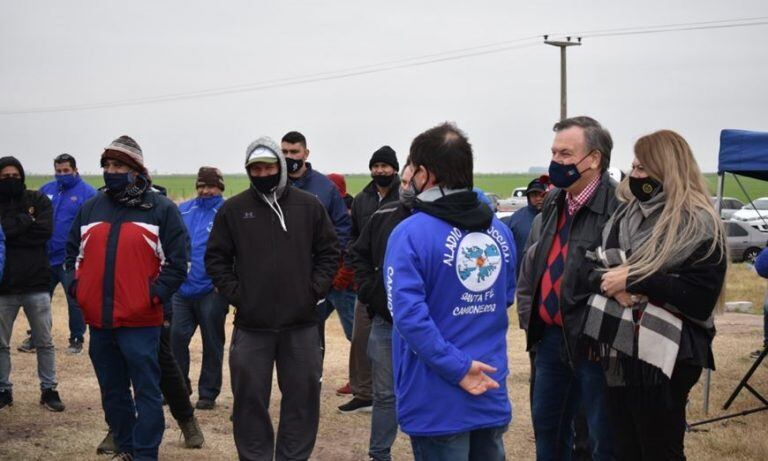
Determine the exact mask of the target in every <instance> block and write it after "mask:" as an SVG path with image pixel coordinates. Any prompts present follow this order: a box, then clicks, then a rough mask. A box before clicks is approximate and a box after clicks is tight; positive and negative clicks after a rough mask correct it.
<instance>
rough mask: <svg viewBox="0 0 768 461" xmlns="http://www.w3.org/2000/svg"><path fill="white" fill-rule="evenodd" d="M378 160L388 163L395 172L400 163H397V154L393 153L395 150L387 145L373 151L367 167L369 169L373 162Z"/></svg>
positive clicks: (398, 168)
mask: <svg viewBox="0 0 768 461" xmlns="http://www.w3.org/2000/svg"><path fill="white" fill-rule="evenodd" d="M379 162H381V163H386V164H387V165H390V166H391V167H392V168H394V169H395V172H397V171H400V164H399V163H397V154H395V150H394V149H392V148H391V147H389V146H382V147H381V148H379V150H377V151H376V152H374V153H373V155H372V156H371V161H370V162H368V169H369V170H370V169H371V168H373V164H374V163H379Z"/></svg>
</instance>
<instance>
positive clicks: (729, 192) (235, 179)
mask: <svg viewBox="0 0 768 461" xmlns="http://www.w3.org/2000/svg"><path fill="white" fill-rule="evenodd" d="M535 176H536V175H531V174H510V173H506V174H487V173H481V174H477V175H475V185H476V186H477V187H479V188H481V189H483V190H484V191H486V192H493V193H496V194H499V195H500V196H501V197H509V195H510V194H511V193H512V190H513V189H514V188H516V187H522V186H525V185H527V184H528V182H529V181H530V180H531V179H533V178H534V177H535ZM706 177H707V180H708V181H709V183H710V189H711V191H712V193H713V194H714V191H715V185H716V182H717V176H716V175H715V174H707V175H706ZM83 178H84V179H85V180H86V181H87V182H89V183H90V184H92V185H93V186H95V187H101V186H102V185H104V182H103V180H102V178H101V176H83ZM51 179H52V178H51V177H50V176H39V175H36V176H28V177H27V186H28V187H29V188H31V189H37V188H38V187H40V186H41V185H42V184H44V183H45V182H47V181H50V180H51ZM739 180H740V181H741V183H742V185H743V186H744V188H745V189H746V191H747V193H748V194H749V195H750V196H751V197H752V199H755V198H758V197H765V196H768V182H765V181H759V180H757V179H751V178H745V177H740V178H739ZM153 181H154V182H155V183H156V184H159V185H161V186H164V187H165V188H167V189H168V195H169V196H170V197H171V198H173V199H174V200H182V199H187V198H191V197H194V195H195V175H158V176H155V177H154V178H153ZM369 181H370V177H369V176H367V175H348V176H347V189H348V191H349V193H350V194H352V195H355V194H356V193H358V192H360V190H361V189H362V188H363V187H364V186H365V185H366V184H367V183H368V182H369ZM224 182H225V184H226V186H227V189H226V191H225V192H224V195H225V196H227V197H230V196H232V195H234V194H237V193H238V192H240V191H243V190H245V189H246V188H247V187H248V178H246V177H245V174H238V175H227V176H226V177H225V179H224ZM725 195H726V196H727V197H735V198H738V199H740V200H742V201H744V200H745V199H746V196H745V195H744V193H743V192H742V191H741V189H740V188H739V186H738V184H737V182H736V181H735V180H734V179H733V176H730V175H728V176H727V177H726V180H725Z"/></svg>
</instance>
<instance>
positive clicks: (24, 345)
mask: <svg viewBox="0 0 768 461" xmlns="http://www.w3.org/2000/svg"><path fill="white" fill-rule="evenodd" d="M16 350H17V351H19V352H26V353H28V354H31V353H33V352H35V345H34V344H32V332H30V331H28V332H27V337H26V338H25V339H24V341H22V342H21V344H19V347H17V348H16Z"/></svg>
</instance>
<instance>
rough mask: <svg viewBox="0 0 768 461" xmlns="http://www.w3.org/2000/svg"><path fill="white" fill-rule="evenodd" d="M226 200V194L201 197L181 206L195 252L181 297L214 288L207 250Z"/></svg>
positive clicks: (191, 296)
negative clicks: (214, 221) (206, 268)
mask: <svg viewBox="0 0 768 461" xmlns="http://www.w3.org/2000/svg"><path fill="white" fill-rule="evenodd" d="M223 203H224V197H222V196H221V195H216V196H213V197H197V198H195V199H193V200H189V201H187V202H184V203H182V204H180V205H179V212H181V217H182V219H183V220H184V225H185V226H186V228H187V233H188V234H189V240H190V244H191V246H192V251H191V253H190V256H191V257H190V259H189V260H190V265H189V271H188V272H187V279H186V280H184V283H183V284H182V285H181V287H179V291H178V293H179V296H182V297H184V298H192V299H194V298H199V297H202V296H204V295H206V294H208V293H210V292H211V291H212V290H213V281H211V277H209V276H208V273H207V272H206V271H205V249H206V246H207V245H208V236H209V235H210V234H211V229H212V228H213V219H214V218H215V217H216V212H217V211H219V208H221V205H222V204H223Z"/></svg>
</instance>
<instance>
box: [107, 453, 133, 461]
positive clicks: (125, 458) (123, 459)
mask: <svg viewBox="0 0 768 461" xmlns="http://www.w3.org/2000/svg"><path fill="white" fill-rule="evenodd" d="M110 459H116V460H118V461H133V455H132V454H130V453H118V454H116V455H115V456H113V457H112V458H110Z"/></svg>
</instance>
